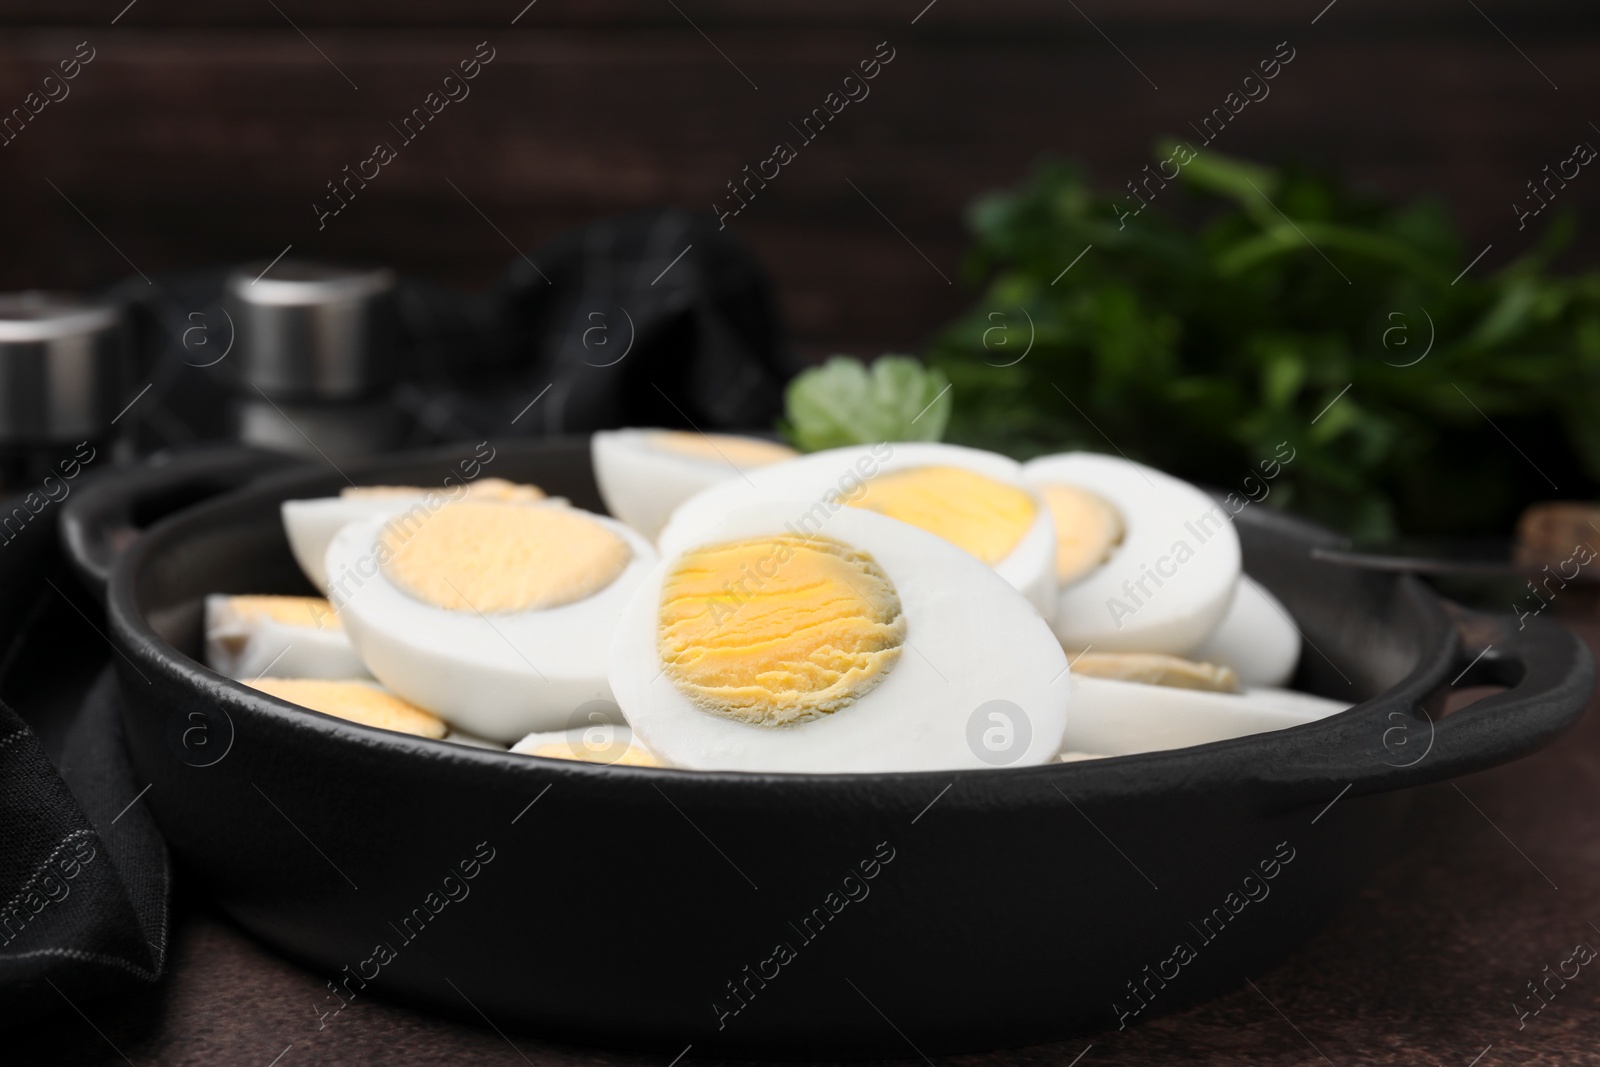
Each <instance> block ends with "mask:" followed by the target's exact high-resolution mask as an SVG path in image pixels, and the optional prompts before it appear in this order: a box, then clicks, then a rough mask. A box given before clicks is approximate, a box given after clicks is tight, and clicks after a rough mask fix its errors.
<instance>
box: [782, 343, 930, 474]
mask: <svg viewBox="0 0 1600 1067" xmlns="http://www.w3.org/2000/svg"><path fill="white" fill-rule="evenodd" d="M949 387H950V381H949V379H948V378H946V377H945V376H944V374H943V373H941V372H940V371H937V370H930V369H928V368H927V367H924V366H923V365H922V363H921V361H919V360H917V359H916V358H914V357H912V356H894V355H886V356H879V357H878V358H877V359H876V360H874V361H873V363H872V365H871V366H870V367H869V366H867V365H866V364H864V363H862V362H861V361H860V360H859V359H855V358H854V357H851V356H830V357H829V358H828V360H827V362H825V363H823V364H822V365H821V366H820V367H812V368H810V369H809V370H806V371H803V372H802V373H801V374H800V375H799V376H797V377H796V378H795V379H794V380H793V381H791V382H790V383H789V387H788V390H787V392H786V393H785V394H784V419H783V421H782V422H781V423H780V426H779V428H780V429H781V430H782V431H783V434H784V436H785V437H787V438H788V439H789V442H790V443H791V444H793V445H794V446H795V447H796V448H798V449H800V450H801V451H802V452H817V451H820V450H822V449H824V448H838V447H840V446H842V445H854V444H871V443H874V442H878V441H937V440H939V438H940V437H941V436H943V434H944V430H945V426H946V424H948V423H949V421H950V408H951V400H950V392H949Z"/></svg>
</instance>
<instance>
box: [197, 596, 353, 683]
mask: <svg viewBox="0 0 1600 1067" xmlns="http://www.w3.org/2000/svg"><path fill="white" fill-rule="evenodd" d="M231 599H232V598H231V597H228V596H225V595H223V594H220V593H214V594H212V595H211V596H208V597H206V618H205V654H206V666H208V667H210V668H211V669H212V670H214V671H216V672H217V673H218V674H225V675H227V676H228V677H229V678H237V679H240V680H243V681H249V680H250V679H252V678H262V677H267V678H324V679H339V678H366V677H369V675H368V673H367V668H366V666H365V665H364V664H363V663H362V662H361V657H360V656H359V655H357V654H356V650H355V646H354V645H352V644H351V643H350V638H349V637H348V636H347V635H346V634H345V632H344V630H342V629H340V628H339V627H337V626H335V625H332V623H333V622H334V620H333V619H331V618H330V619H329V620H328V623H329V625H325V626H321V627H317V626H313V625H310V622H311V620H310V619H309V618H308V619H307V623H308V625H305V626H295V625H291V624H290V623H285V622H279V621H278V620H276V619H272V618H268V617H266V616H261V615H256V616H251V615H246V614H244V613H243V612H240V611H238V610H236V609H235V608H234V607H233V606H232V604H231V603H230V600H231Z"/></svg>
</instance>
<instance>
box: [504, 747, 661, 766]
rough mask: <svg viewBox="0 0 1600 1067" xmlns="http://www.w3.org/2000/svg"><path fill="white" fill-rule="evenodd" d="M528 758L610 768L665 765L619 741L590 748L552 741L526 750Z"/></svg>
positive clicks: (638, 749)
mask: <svg viewBox="0 0 1600 1067" xmlns="http://www.w3.org/2000/svg"><path fill="white" fill-rule="evenodd" d="M528 755H530V756H544V757H546V758H547V759H571V760H578V761H580V762H582V763H604V764H608V765H609V766H612V767H664V766H666V764H664V763H662V762H661V761H660V760H658V759H656V758H655V756H653V755H651V754H650V753H649V752H647V751H645V750H644V749H642V748H640V747H639V746H638V745H625V744H623V743H621V742H620V741H612V742H610V743H609V744H604V745H600V746H598V747H591V746H590V744H589V743H588V742H586V741H580V742H577V743H576V744H574V743H573V742H571V741H552V742H550V743H549V744H546V745H539V746H537V747H535V748H532V749H529V750H528Z"/></svg>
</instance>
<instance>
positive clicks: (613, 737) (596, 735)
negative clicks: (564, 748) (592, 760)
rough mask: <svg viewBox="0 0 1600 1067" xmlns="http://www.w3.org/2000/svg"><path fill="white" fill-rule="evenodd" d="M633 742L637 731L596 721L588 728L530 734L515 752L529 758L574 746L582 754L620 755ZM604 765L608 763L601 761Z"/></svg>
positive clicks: (570, 728) (616, 724)
mask: <svg viewBox="0 0 1600 1067" xmlns="http://www.w3.org/2000/svg"><path fill="white" fill-rule="evenodd" d="M632 743H633V731H632V730H631V729H629V728H628V727H627V726H626V725H624V724H622V723H615V722H596V723H592V724H590V725H588V726H570V727H568V728H567V729H565V730H539V731H537V732H535V733H531V734H528V735H527V736H526V737H524V738H523V739H522V740H520V741H518V742H517V743H516V744H514V745H512V746H511V751H513V752H516V753H520V754H522V755H527V754H529V753H531V752H532V751H533V750H534V749H536V748H541V747H543V746H545V745H557V744H560V745H571V746H572V747H573V748H574V749H577V750H578V751H587V752H589V753H591V754H592V755H594V756H597V757H598V756H604V755H606V754H607V753H609V752H612V751H616V752H618V753H619V754H620V752H621V751H622V750H624V749H626V748H627V747H628V746H629V745H631V744H632ZM600 762H604V761H603V760H601V761H600Z"/></svg>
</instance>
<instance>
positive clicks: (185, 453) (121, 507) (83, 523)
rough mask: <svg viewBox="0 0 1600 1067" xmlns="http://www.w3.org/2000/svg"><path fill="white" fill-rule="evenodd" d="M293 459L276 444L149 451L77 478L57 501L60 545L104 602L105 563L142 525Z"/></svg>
mask: <svg viewBox="0 0 1600 1067" xmlns="http://www.w3.org/2000/svg"><path fill="white" fill-rule="evenodd" d="M295 462H298V461H297V460H296V459H295V458H294V457H293V456H287V455H284V454H283V453H281V452H269V451H267V450H266V449H261V448H250V447H247V446H243V445H206V446H202V447H199V448H193V449H185V450H178V451H172V452H168V453H163V454H160V455H157V456H153V457H151V458H150V459H148V460H146V461H144V462H143V463H140V464H138V465H137V466H131V467H124V468H121V469H119V470H117V471H115V472H114V473H111V474H109V475H106V476H103V477H102V478H101V479H100V480H99V481H97V482H95V483H93V484H92V485H86V486H84V487H83V488H82V489H81V490H79V492H78V493H76V494H74V495H73V497H72V498H71V499H70V500H68V501H67V502H66V503H65V504H64V505H63V507H62V509H61V528H60V533H61V545H62V548H63V550H64V551H65V553H66V556H67V559H68V560H69V561H70V562H71V564H72V569H73V570H74V571H76V572H77V574H78V577H79V578H80V579H81V580H82V581H83V583H84V585H85V586H87V587H88V589H89V590H90V591H91V592H92V593H93V594H94V595H95V597H96V598H97V599H98V600H100V601H101V603H104V602H105V596H106V583H107V582H108V581H109V580H110V577H111V567H112V565H113V564H114V563H115V562H116V560H117V557H118V556H119V555H121V554H122V552H123V551H124V550H125V549H126V548H127V547H128V546H129V545H131V544H132V543H133V541H134V539H135V538H137V537H138V536H139V534H140V533H141V532H143V530H144V529H145V528H146V527H149V526H152V525H154V524H155V523H156V522H158V521H159V520H161V519H163V518H165V517H166V516H168V515H170V514H172V513H173V512H175V511H180V510H182V509H183V508H186V507H189V506H190V505H191V504H197V503H199V502H200V501H202V500H205V499H207V498H209V497H213V496H218V495H220V494H222V493H226V492H228V491H230V490H233V489H237V488H239V487H240V486H243V485H247V484H249V483H250V482H252V481H254V480H255V479H257V478H259V477H261V476H262V475H264V474H267V473H270V472H272V471H276V470H281V469H283V468H284V467H285V466H287V465H289V464H291V463H295Z"/></svg>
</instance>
